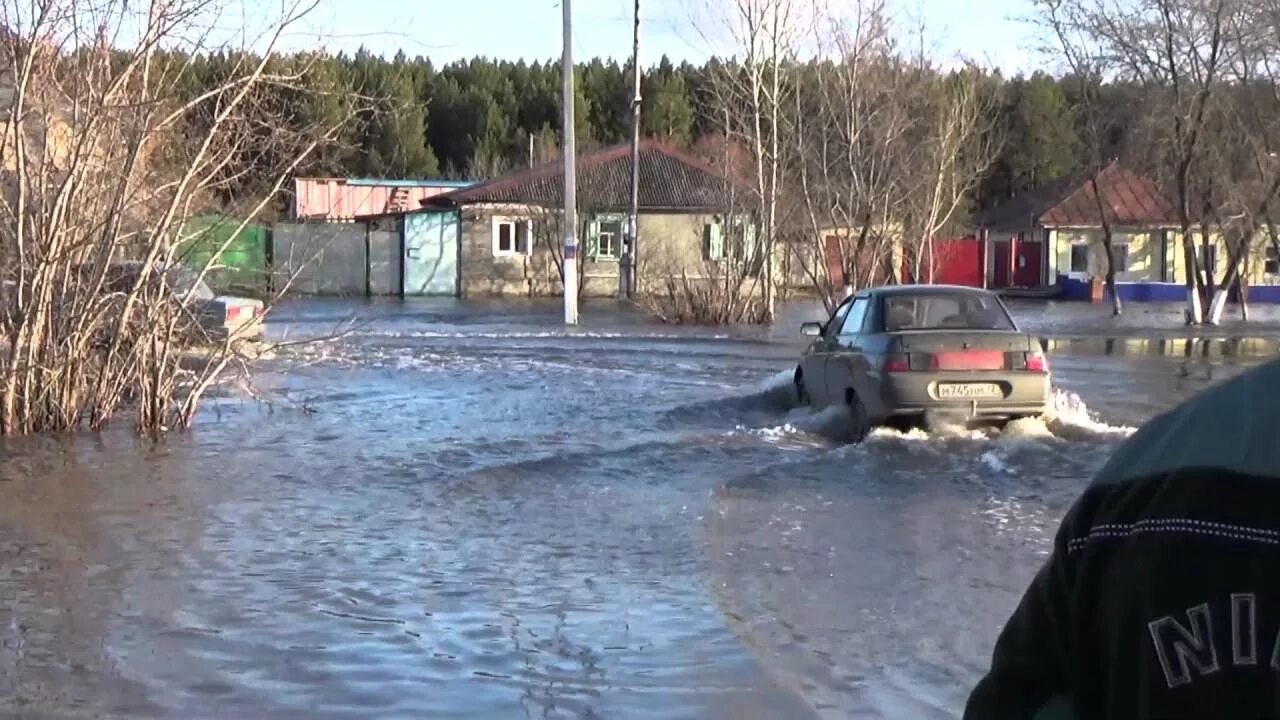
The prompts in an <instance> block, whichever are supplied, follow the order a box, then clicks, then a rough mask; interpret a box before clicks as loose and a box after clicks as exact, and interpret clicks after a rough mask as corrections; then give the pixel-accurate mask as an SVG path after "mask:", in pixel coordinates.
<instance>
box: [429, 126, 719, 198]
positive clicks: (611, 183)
mask: <svg viewBox="0 0 1280 720" xmlns="http://www.w3.org/2000/svg"><path fill="white" fill-rule="evenodd" d="M577 164H578V167H577V171H578V178H577V180H578V182H577V194H578V205H579V206H580V207H594V208H608V209H622V208H626V207H627V206H628V205H629V204H630V201H631V146H630V145H629V144H624V145H615V146H613V147H609V148H605V149H603V150H599V151H597V152H593V153H587V154H585V155H579V156H578V163H577ZM727 190H728V185H727V183H726V181H725V180H724V176H723V174H722V173H721V172H720V171H718V170H716V169H715V168H713V167H712V166H710V165H708V164H707V163H705V162H703V161H701V160H699V159H697V158H694V157H692V156H689V155H686V154H684V153H681V152H679V151H678V150H675V149H674V148H671V147H669V146H667V145H665V144H663V143H661V142H660V141H657V140H642V141H641V143H640V188H639V206H640V209H642V210H646V209H647V210H654V209H662V210H671V209H676V210H719V209H722V208H724V207H725V205H726V204H727V203H726V200H727ZM470 203H520V204H528V205H540V206H544V207H559V206H561V205H563V204H564V162H563V160H554V161H552V162H548V163H543V164H542V165H538V166H536V167H532V168H529V169H527V170H519V171H516V172H514V173H510V174H508V175H504V176H502V177H498V178H494V179H493V180H489V181H486V182H483V183H479V184H478V185H473V186H471V187H468V188H463V189H461V190H454V191H452V192H447V193H443V194H441V195H437V196H435V197H433V198H430V199H428V200H427V201H426V202H425V203H424V204H429V205H436V206H439V205H466V204H470Z"/></svg>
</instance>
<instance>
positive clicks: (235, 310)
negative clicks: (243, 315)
mask: <svg viewBox="0 0 1280 720" xmlns="http://www.w3.org/2000/svg"><path fill="white" fill-rule="evenodd" d="M239 319H240V306H239V305H232V306H229V307H228V308H227V322H232V321H234V320H239Z"/></svg>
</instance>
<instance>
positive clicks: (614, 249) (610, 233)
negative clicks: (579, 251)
mask: <svg viewBox="0 0 1280 720" xmlns="http://www.w3.org/2000/svg"><path fill="white" fill-rule="evenodd" d="M621 254H622V221H621V220H618V219H616V218H612V219H604V220H601V221H600V232H599V234H598V235H597V236H596V257H597V258H603V259H613V258H617V257H618V256H619V255H621Z"/></svg>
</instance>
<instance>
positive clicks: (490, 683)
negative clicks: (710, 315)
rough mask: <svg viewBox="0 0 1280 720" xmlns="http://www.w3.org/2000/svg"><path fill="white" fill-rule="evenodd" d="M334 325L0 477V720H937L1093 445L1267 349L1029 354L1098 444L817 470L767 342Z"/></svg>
mask: <svg viewBox="0 0 1280 720" xmlns="http://www.w3.org/2000/svg"><path fill="white" fill-rule="evenodd" d="M339 309H340V307H339V306H334V305H332V304H325V303H318V304H316V305H315V306H314V307H312V306H307V305H303V306H301V307H300V308H298V309H297V312H296V314H295V316H294V317H295V319H296V324H297V326H298V327H293V326H289V325H287V324H286V325H285V326H283V327H274V328H273V332H275V333H286V334H287V333H290V332H295V331H296V332H302V330H300V329H299V328H303V329H305V328H306V327H315V326H320V325H324V324H326V323H329V322H330V321H331V320H333V318H334V317H335V313H336V312H337V311H338V310H339ZM362 312H364V313H366V314H367V315H368V319H369V322H368V323H367V324H365V325H362V326H361V327H360V329H359V330H358V331H357V332H354V333H352V334H350V335H347V336H345V337H342V338H339V339H337V340H334V341H332V342H328V343H325V344H323V345H319V346H313V347H300V348H292V349H289V350H287V351H281V352H280V353H278V354H277V356H276V357H275V358H274V359H272V360H270V361H268V362H266V363H264V364H263V365H262V366H261V367H260V368H259V369H258V377H257V383H258V385H259V387H260V388H262V389H264V390H267V391H269V392H270V393H272V394H273V395H275V396H277V397H279V396H288V398H289V402H288V403H282V404H280V405H277V406H258V405H255V404H250V403H244V402H241V401H238V400H237V399H236V398H235V397H233V396H226V397H222V398H221V399H220V400H219V403H220V408H219V412H218V413H210V417H209V418H208V422H206V423H204V424H202V425H201V426H199V427H198V428H197V429H196V430H195V431H194V432H193V433H192V434H191V435H189V436H187V437H179V438H173V439H171V440H170V441H168V442H166V443H165V444H162V445H160V446H147V445H142V444H139V443H138V442H136V441H134V440H133V439H132V438H131V437H130V436H129V435H127V434H126V433H123V432H120V433H109V434H106V435H102V436H96V437H94V436H85V437H81V438H76V439H75V441H74V442H72V441H61V440H59V441H50V440H48V439H27V440H19V441H13V442H8V443H5V444H4V445H3V446H0V452H3V454H4V462H3V463H0V591H2V592H3V598H4V602H0V714H2V713H4V712H10V711H19V712H25V713H28V714H30V715H33V716H39V717H45V716H49V715H52V714H55V713H81V714H85V715H91V716H102V715H111V714H116V715H119V716H121V717H130V718H132V717H172V718H177V717H191V716H209V717H250V716H253V717H259V716H269V717H273V718H290V717H299V718H301V717H307V718H311V717H361V718H363V717H415V718H417V717H432V718H436V717H578V718H586V717H655V718H686V717H687V718H799V717H806V716H813V715H816V716H827V717H868V718H879V717H889V718H901V717H910V718H925V719H927V718H933V717H939V718H942V717H955V716H956V714H957V711H958V708H959V707H960V705H961V703H962V702H963V698H964V695H965V693H966V691H967V688H968V686H969V685H970V684H971V683H972V681H973V680H974V678H975V677H976V676H977V674H978V673H979V672H981V669H982V665H983V664H984V662H985V659H986V657H987V656H988V654H989V651H990V644H991V642H992V640H993V639H994V636H995V632H996V630H997V629H998V627H999V625H1000V623H1001V622H1002V621H1003V619H1004V617H1005V616H1007V613H1008V612H1009V610H1010V609H1011V608H1012V606H1013V604H1014V603H1015V602H1016V600H1017V597H1018V595H1019V593H1020V592H1021V589H1022V586H1023V584H1024V583H1025V582H1026V580H1027V579H1028V578H1029V577H1030V576H1031V574H1032V573H1033V572H1034V570H1035V568H1036V566H1037V564H1038V563H1039V562H1040V561H1041V559H1042V557H1043V554H1044V552H1045V549H1046V547H1047V545H1048V542H1049V537H1050V536H1051V534H1052V532H1053V530H1054V527H1055V524H1056V522H1057V521H1058V518H1059V517H1060V516H1061V513H1062V512H1063V510H1064V509H1065V507H1066V506H1067V505H1068V504H1069V503H1070V501H1071V500H1072V499H1073V498H1074V496H1075V494H1076V493H1077V492H1078V491H1079V489H1080V487H1081V486H1082V484H1083V483H1084V482H1085V479H1086V478H1087V477H1088V475H1089V473H1091V472H1092V471H1093V469H1094V468H1096V467H1097V466H1098V465H1099V464H1100V463H1101V462H1102V461H1103V460H1104V459H1105V457H1106V454H1107V453H1108V452H1109V450H1110V449H1111V448H1112V447H1114V446H1115V444H1116V443H1118V442H1120V441H1121V440H1122V439H1123V438H1124V437H1125V436H1126V435H1127V430H1124V429H1123V428H1120V427H1117V426H1121V425H1134V424H1137V423H1140V422H1141V421H1142V420H1143V419H1144V418H1145V417H1149V416H1150V414H1152V413H1154V412H1158V411H1160V410H1162V409H1164V408H1166V407H1168V406H1169V405H1170V404H1172V403H1173V402H1176V400H1177V399H1178V398H1179V397H1181V396H1183V395H1185V394H1186V393H1189V392H1192V391H1194V390H1197V389H1200V388H1202V387H1205V386H1207V385H1208V384H1209V383H1211V382H1213V381H1216V379H1218V376H1225V375H1229V374H1231V373H1232V372H1237V371H1238V370H1239V369H1240V368H1242V367H1246V366H1248V365H1250V364H1253V363H1256V362H1260V361H1262V360H1263V359H1264V358H1266V357H1269V356H1271V355H1272V354H1274V349H1272V348H1271V346H1270V345H1268V344H1266V343H1265V342H1264V341H1251V340H1248V339H1243V338H1242V339H1240V340H1239V341H1238V342H1237V341H1233V340H1231V339H1218V338H1214V339H1211V340H1209V341H1207V342H1208V344H1207V345H1206V344H1196V343H1194V342H1189V341H1184V342H1183V343H1182V344H1181V345H1179V344H1177V343H1178V341H1177V340H1176V339H1166V340H1160V339H1158V338H1154V337H1153V338H1149V339H1146V340H1143V339H1142V338H1140V337H1129V338H1124V339H1123V340H1120V339H1117V340H1114V341H1111V342H1108V340H1107V339H1106V337H1105V336H1101V335H1098V336H1096V337H1094V336H1090V334H1089V333H1072V334H1067V335H1054V336H1051V337H1050V338H1049V340H1048V344H1049V347H1050V352H1051V353H1053V357H1054V369H1055V374H1056V376H1057V382H1058V384H1059V385H1061V386H1062V387H1064V388H1066V389H1068V390H1073V391H1075V392H1077V393H1079V394H1080V395H1081V396H1082V397H1083V398H1084V400H1085V402H1086V403H1087V405H1088V406H1089V407H1090V408H1092V411H1093V413H1094V414H1095V416H1094V417H1086V416H1084V415H1080V416H1078V417H1074V418H1072V417H1065V416H1064V417H1059V418H1050V419H1049V422H1047V423H1039V424H1037V423H1036V422H1026V423H1023V424H1021V425H1019V426H1017V427H1014V428H1010V429H1007V430H1005V431H1003V432H991V433H955V434H947V433H942V434H934V435H929V434H927V433H923V432H919V431H917V432H914V433H909V434H905V435H904V434H901V433H894V432H892V431H877V432H876V433H875V434H874V435H873V437H872V438H871V439H870V440H869V441H868V442H867V443H865V444H864V445H862V446H858V447H840V446H839V445H838V443H836V442H834V441H833V440H832V438H834V437H838V436H839V432H833V431H832V427H831V424H832V423H833V422H839V420H840V418H838V417H835V416H827V415H822V414H818V415H815V414H813V413H810V412H808V411H807V410H806V409H797V408H792V407H791V405H790V399H789V398H790V396H789V373H790V368H791V367H793V363H794V360H795V357H796V353H797V352H798V347H799V346H800V342H802V341H801V340H800V339H798V338H796V337H792V336H791V335H787V336H786V337H782V336H781V335H776V336H770V335H769V334H768V333H762V332H761V331H758V330H743V331H738V330H725V331H723V332H715V333H708V332H706V331H703V330H698V329H696V328H694V329H690V328H680V329H668V328H658V327H654V326H652V325H644V324H640V323H638V322H637V321H636V320H635V318H634V317H632V316H629V315H617V316H615V315H606V314H605V311H604V310H597V311H596V313H597V314H596V315H595V316H594V317H592V316H589V317H588V324H587V325H586V326H584V327H582V328H575V329H572V330H569V331H566V330H564V329H563V328H561V327H559V326H558V325H557V322H558V320H557V317H558V316H557V308H555V307H554V306H551V307H542V306H539V305H536V304H535V305H533V306H531V307H530V308H525V309H524V310H522V311H519V312H515V313H507V314H504V313H503V312H502V308H501V307H495V306H489V305H486V306H483V307H480V308H479V309H476V310H474V311H472V310H468V309H467V308H466V307H463V306H460V305H458V304H456V303H454V304H447V305H443V304H442V305H439V306H437V305H433V304H425V305H410V306H409V308H408V309H407V310H403V311H401V312H397V311H396V310H395V308H394V307H393V306H382V305H378V306H369V307H367V308H364V309H363V310H362ZM288 318H289V316H288V315H287V314H285V315H284V320H285V322H286V323H287V322H288V321H289V320H288ZM593 322H594V323H595V324H592V323H593ZM1064 337H1065V338H1067V339H1062V338H1064ZM1204 347H1208V348H1209V350H1207V351H1205V350H1203V348H1204ZM1169 348H1173V349H1169ZM1186 348H1190V349H1191V350H1190V352H1189V354H1187V350H1186ZM1184 368H1192V369H1194V370H1195V372H1184V371H1183V370H1184ZM1202 369H1208V370H1209V371H1210V372H1209V373H1208V374H1207V375H1206V374H1205V373H1202V372H1200V370H1202ZM1211 376H1212V377H1211ZM231 395H234V393H232V394H231ZM297 408H307V409H308V412H298V411H296V409H297ZM1081 412H1083V410H1082V411H1081Z"/></svg>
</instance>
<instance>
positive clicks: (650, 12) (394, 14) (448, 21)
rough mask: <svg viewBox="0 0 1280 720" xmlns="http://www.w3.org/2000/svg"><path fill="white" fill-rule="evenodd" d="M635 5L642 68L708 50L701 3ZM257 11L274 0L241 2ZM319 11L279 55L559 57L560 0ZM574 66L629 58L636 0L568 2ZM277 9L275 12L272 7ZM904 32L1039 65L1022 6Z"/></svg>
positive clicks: (971, 7)
mask: <svg viewBox="0 0 1280 720" xmlns="http://www.w3.org/2000/svg"><path fill="white" fill-rule="evenodd" d="M717 1H719V2H723V0H641V10H640V13H641V40H640V43H641V47H640V58H641V64H642V65H646V66H648V65H651V64H653V63H655V62H657V60H658V59H659V58H660V57H661V56H662V55H663V54H666V55H667V56H668V57H670V58H672V60H674V61H676V62H678V61H680V60H685V59H687V60H690V61H693V62H700V61H702V60H705V59H706V58H707V57H708V55H709V54H711V48H710V47H709V42H708V41H707V40H706V39H705V35H704V33H703V32H700V30H699V28H702V27H705V21H704V22H703V23H702V24H699V23H697V22H695V21H694V20H693V18H697V17H700V16H702V17H705V15H701V14H702V13H705V10H704V9H703V8H705V7H706V5H707V3H708V2H713V3H714V2H717ZM248 2H249V3H250V4H257V3H261V5H260V6H259V7H260V8H265V7H269V6H272V5H276V3H278V2H279V0H248ZM318 2H319V3H320V4H319V6H318V7H317V8H316V9H315V10H314V11H313V12H312V13H311V14H310V15H308V16H307V17H306V18H305V19H304V20H303V22H302V24H301V25H300V26H299V27H298V28H297V29H296V30H293V31H291V33H290V34H289V35H288V36H287V37H286V39H285V42H284V46H285V48H286V49H289V50H294V49H312V48H321V47H323V48H327V49H329V50H333V51H337V50H346V51H348V52H351V51H354V50H356V49H358V48H359V47H360V46H361V45H364V46H366V47H368V48H370V49H372V50H374V51H375V52H379V53H380V54H387V55H392V54H394V53H395V51H396V50H404V52H405V53H406V54H407V55H410V56H415V55H423V56H427V57H430V58H431V59H432V60H433V61H434V62H435V63H436V64H437V65H440V64H444V63H448V62H451V61H453V60H457V59H462V58H470V57H474V56H477V55H484V56H488V57H495V58H502V59H513V60H514V59H519V58H524V59H526V60H530V61H532V60H546V59H551V58H558V57H559V55H560V52H561V9H560V3H559V0H470V2H467V1H465V0H318ZM572 2H573V5H572V9H573V23H574V41H573V52H574V59H575V60H584V59H590V58H592V57H597V56H600V57H614V58H620V59H621V58H626V57H629V56H630V53H631V28H632V10H633V7H634V4H633V2H634V0H572ZM276 7H278V5H276ZM894 7H895V8H896V10H895V12H898V13H902V19H903V21H904V24H906V23H911V25H912V26H913V27H914V26H915V25H917V24H918V23H919V20H920V18H924V26H925V32H926V35H927V37H928V38H930V40H931V42H930V45H931V47H932V48H933V49H934V52H935V54H936V55H937V56H938V58H939V59H940V60H944V61H946V60H951V59H954V58H956V57H958V56H963V57H965V58H967V59H971V60H976V61H978V62H981V63H983V64H985V65H988V66H995V67H999V68H1001V69H1002V70H1005V71H1006V72H1009V73H1014V72H1019V71H1023V72H1029V71H1031V70H1033V69H1035V68H1037V67H1041V66H1043V64H1044V63H1043V61H1042V60H1043V53H1042V52H1041V50H1040V47H1041V44H1040V43H1039V42H1037V41H1036V39H1035V33H1034V32H1033V30H1032V29H1031V27H1030V25H1029V24H1028V23H1027V21H1026V16H1027V15H1028V14H1029V13H1030V11H1031V4H1030V0H906V1H905V2H902V1H901V0H900V1H899V2H897V3H895V4H894Z"/></svg>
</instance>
